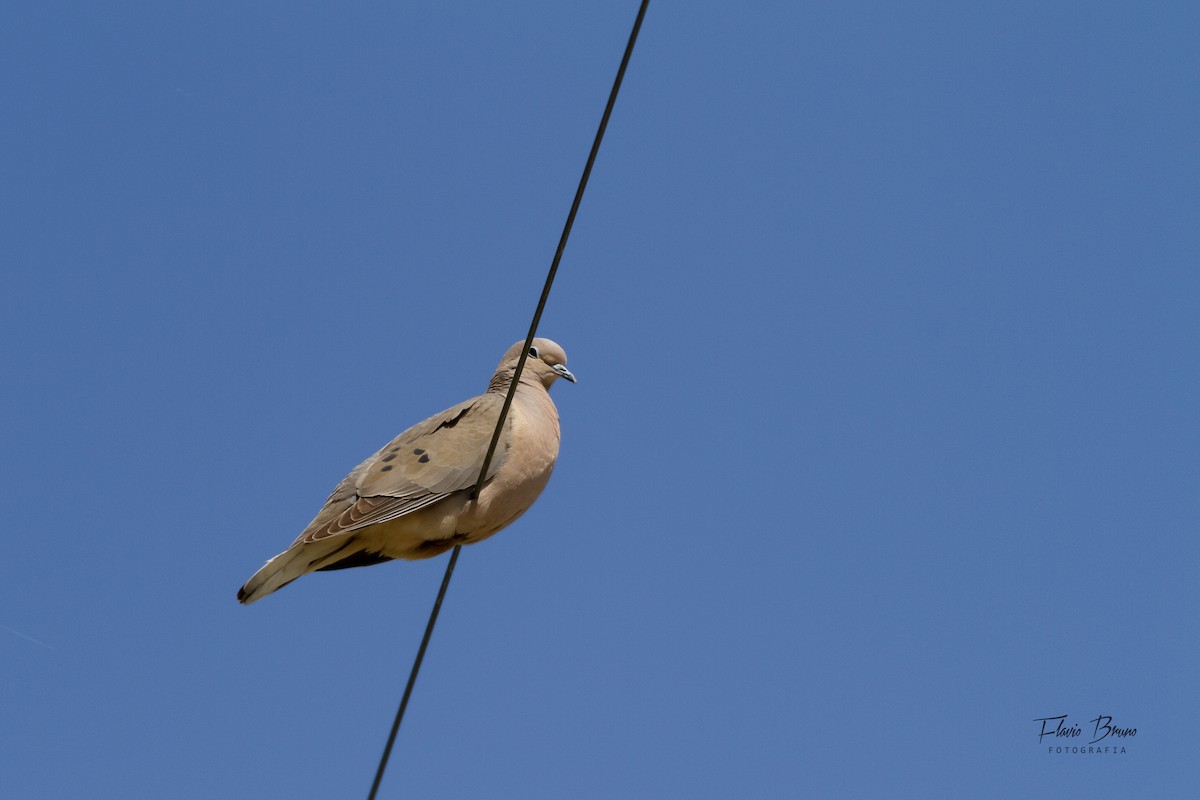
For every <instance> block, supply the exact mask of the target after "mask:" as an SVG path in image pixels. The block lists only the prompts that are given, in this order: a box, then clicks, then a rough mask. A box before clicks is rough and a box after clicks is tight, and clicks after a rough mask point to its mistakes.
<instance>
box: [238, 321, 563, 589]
mask: <svg viewBox="0 0 1200 800" xmlns="http://www.w3.org/2000/svg"><path fill="white" fill-rule="evenodd" d="M524 346H525V342H524V341H520V342H517V343H516V344H514V345H513V346H512V347H510V348H509V349H508V352H507V353H505V354H504V358H502V359H501V360H500V365H499V366H498V367H496V372H495V374H494V375H492V380H491V382H490V383H489V384H488V388H487V391H486V392H485V393H483V394H481V395H480V396H479V397H475V398H473V399H471V400H467V401H465V402H463V403H459V404H458V405H456V406H454V407H453V408H449V409H446V410H445V411H443V412H442V413H440V414H435V415H434V416H432V417H430V418H429V419H427V420H425V421H424V422H421V423H418V424H416V425H414V426H412V427H411V428H409V429H408V430H406V431H405V432H404V433H402V434H400V435H399V436H397V437H396V438H395V439H393V440H392V441H391V442H389V443H388V444H387V445H385V446H384V447H383V449H382V450H380V451H379V452H378V453H376V454H375V455H373V456H371V457H370V458H368V459H367V460H366V461H364V462H362V463H361V464H359V465H358V466H357V467H355V468H354V470H353V471H351V473H350V474H349V475H347V476H346V477H345V478H344V479H342V482H341V483H339V484H338V485H337V487H336V488H334V490H333V493H332V494H330V495H329V499H328V500H326V501H325V507H324V508H322V509H321V511H320V513H319V514H317V516H316V519H314V520H313V521H312V522H310V523H309V524H308V527H307V528H305V529H304V532H303V533H301V534H300V538H298V539H296V541H295V542H293V543H292V546H291V547H289V548H288V549H287V550H284V551H283V552H282V553H280V554H279V555H277V556H275V557H274V558H272V559H271V560H270V561H268V562H267V563H266V564H265V565H263V568H262V569H260V570H259V571H258V572H256V573H254V575H253V576H252V577H251V578H250V580H248V581H246V585H245V586H243V587H242V588H241V589H240V590H239V591H238V600H240V601H241V602H243V603H253V602H254V601H255V600H258V599H260V598H262V597H265V596H266V595H268V594H270V593H271V592H273V591H275V590H276V589H279V588H280V587H282V586H285V585H286V584H288V583H291V582H292V581H294V580H296V578H299V577H300V576H301V575H306V574H308V573H310V572H316V571H318V570H331V569H345V568H347V567H365V566H368V565H370V564H379V563H382V562H384V561H390V560H392V559H393V558H410V559H412V558H430V557H432V556H436V555H438V554H439V553H444V552H445V551H446V550H449V549H450V548H451V547H453V546H454V545H456V544H471V543H473V542H478V541H480V540H482V539H486V538H487V537H489V536H491V535H492V534H493V533H496V532H497V531H499V530H500V529H501V528H503V527H505V526H507V525H508V524H509V523H511V522H512V521H513V520H515V519H516V518H517V517H519V516H521V515H522V514H524V513H525V511H527V510H528V509H529V507H530V506H531V505H533V501H534V500H536V499H537V497H538V495H539V494H541V492H542V489H544V488H545V486H546V482H547V481H548V480H550V471H551V470H553V469H554V462H555V459H556V458H557V457H558V443H559V430H558V410H557V409H556V408H555V407H554V402H553V401H552V400H551V399H550V394H549V392H548V390H549V389H550V386H551V385H552V384H553V383H554V382H555V381H556V380H558V379H559V378H566V379H567V380H569V381H571V382H572V383H574V382H575V376H574V375H572V374H571V371H570V370H568V369H567V354H566V353H564V352H563V349H562V348H561V347H559V346H558V345H557V344H555V343H554V342H552V341H550V340H549V339H534V340H533V344H532V346H531V347H530V348H529V356H528V358H527V359H526V361H525V366H524V367H523V368H522V370H521V380H520V382H519V383H518V384H517V391H516V394H514V395H513V402H512V406H511V407H510V408H509V411H508V414H507V416H506V417H505V419H504V430H503V432H502V433H501V435H500V441H499V442H498V443H497V445H496V452H495V454H494V455H493V456H492V461H491V463H490V464H489V465H488V472H487V476H486V477H485V478H484V481H483V485H482V487H481V488H480V490H479V496H478V498H477V499H474V500H473V499H471V494H472V490H473V489H474V488H475V484H476V482H477V481H478V480H479V470H480V469H481V468H482V467H483V459H484V455H485V454H486V453H487V449H488V445H489V444H490V443H491V439H492V435H493V433H494V432H495V430H496V420H497V419H498V418H499V417H500V407H501V406H502V405H504V397H505V395H506V394H507V393H508V389H509V386H511V385H512V379H513V374H514V373H515V372H516V368H517V360H518V359H519V358H520V355H521V348H523V347H524Z"/></svg>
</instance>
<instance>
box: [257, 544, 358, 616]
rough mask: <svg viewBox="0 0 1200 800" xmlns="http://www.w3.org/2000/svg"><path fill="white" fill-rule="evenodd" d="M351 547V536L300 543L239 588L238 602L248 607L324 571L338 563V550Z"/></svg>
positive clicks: (269, 563)
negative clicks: (302, 576)
mask: <svg viewBox="0 0 1200 800" xmlns="http://www.w3.org/2000/svg"><path fill="white" fill-rule="evenodd" d="M349 544H350V541H349V537H345V536H337V537H333V538H331V539H326V540H324V541H318V542H308V543H305V544H300V543H297V544H295V545H293V546H291V547H289V548H288V549H287V550H284V551H283V552H282V553H280V554H279V555H277V556H275V557H274V558H272V559H271V560H270V561H268V562H267V563H266V564H263V565H262V569H260V570H259V571H258V572H256V573H254V574H253V575H251V576H250V580H248V581H246V584H245V585H244V586H243V587H242V588H241V589H238V595H237V597H238V600H239V601H240V602H242V603H246V604H247V605H248V604H250V603H253V602H254V601H255V600H261V599H262V598H264V597H266V596H267V595H269V594H270V593H271V592H274V591H276V590H277V589H282V588H283V587H284V586H287V585H288V584H289V583H291V582H292V581H294V580H296V578H299V577H300V576H301V575H307V574H308V573H310V572H313V571H315V570H318V569H321V568H322V567H324V566H325V565H326V564H329V563H331V562H332V561H333V560H335V558H336V556H337V555H338V554H339V551H341V550H343V549H345V548H346V547H347V545H349Z"/></svg>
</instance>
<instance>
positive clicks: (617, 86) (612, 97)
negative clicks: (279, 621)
mask: <svg viewBox="0 0 1200 800" xmlns="http://www.w3.org/2000/svg"><path fill="white" fill-rule="evenodd" d="M649 5H650V0H642V2H641V5H640V6H639V7H638V13H637V19H635V20H634V23H633V30H632V31H630V33H629V42H628V43H627V44H626V45H625V54H624V55H623V56H622V57H621V66H620V67H619V68H618V69H617V77H616V79H615V80H614V81H613V87H612V91H611V92H610V93H609V95H608V103H607V104H606V105H605V106H604V114H603V116H601V117H600V125H599V127H598V128H597V130H596V138H595V140H594V141H593V142H592V149H591V152H589V153H588V158H587V163H586V164H585V165H584V167H583V175H582V176H581V177H580V178H579V188H577V189H576V190H575V199H574V201H572V203H571V210H570V212H569V213H568V214H567V222H566V224H565V225H564V226H563V232H562V236H561V237H559V240H558V249H557V250H555V251H554V260H553V261H551V262H550V272H549V274H548V275H547V276H546V284H545V286H543V287H542V295H541V297H540V298H538V304H537V310H536V311H534V312H533V321H532V322H531V323H530V325H529V334H528V335H527V336H526V337H525V346H524V347H523V348H522V349H521V355H520V357H519V358H518V359H517V368H516V371H515V372H513V377H512V383H511V384H510V385H509V387H508V394H506V395H505V396H504V405H503V406H501V407H500V417H499V419H497V420H496V430H495V431H494V432H493V433H492V441H491V443H490V444H489V445H488V450H487V455H485V456H484V458H483V466H482V467H481V468H480V470H479V479H478V480H477V481H476V482H475V488H474V489H472V490H471V498H472V499H477V498H478V497H479V490H480V488H481V487H482V486H483V480H484V477H485V476H486V475H487V470H488V467H489V466H490V465H491V463H492V457H493V456H494V455H495V454H496V445H497V443H498V442H499V441H500V432H501V431H502V430H503V429H504V420H505V418H506V417H507V416H508V409H509V407H510V406H512V401H513V396H514V395H515V394H516V392H517V383H518V381H519V380H520V378H521V371H522V370H523V369H524V368H525V360H526V358H527V357H528V355H529V347H530V345H532V344H533V339H534V337H535V336H536V335H537V328H538V323H539V322H541V319H542V311H543V310H545V308H546V300H547V298H549V297H550V287H551V286H553V285H554V276H555V275H557V274H558V264H559V262H560V261H562V256H563V251H565V250H566V248H567V239H568V238H569V237H570V235H571V228H572V227H573V226H574V224H575V215H576V214H577V213H578V212H579V204H580V202H581V201H582V200H583V192H584V190H585V189H586V188H587V183H588V178H589V177H590V176H591V174H592V166H593V165H594V164H595V163H596V154H597V153H599V152H600V142H601V141H602V140H603V139H604V131H605V129H607V128H608V119H609V117H610V116H612V110H613V106H614V105H615V104H616V102H617V93H618V92H619V91H620V90H621V82H622V81H623V80H624V79H625V69H626V68H627V67H628V66H629V58H630V56H632V55H633V46H634V44H636V42H637V37H638V32H639V31H640V30H641V28H642V20H643V19H644V18H645V16H646V8H647V6H649ZM460 550H462V545H455V546H454V550H453V551H452V552H451V553H450V561H449V563H447V564H446V574H445V575H444V576H443V577H442V585H441V588H439V589H438V594H437V599H436V600H435V601H434V603H433V610H432V611H431V612H430V614H429V622H428V624H427V625H426V626H425V635H424V636H423V637H422V638H421V646H420V647H419V648H418V649H417V657H416V658H415V659H414V661H413V666H412V671H411V672H410V673H409V676H408V683H407V684H405V687H404V696H403V697H402V698H401V699H400V707H399V708H398V709H397V710H396V718H395V720H394V721H393V722H392V729H391V732H390V733H389V734H388V738H387V744H386V745H384V748H383V756H382V757H381V758H380V760H379V769H378V770H376V772H375V781H374V782H373V783H372V784H371V793H370V794H369V795H368V796H367V800H375V796H376V794H377V793H378V792H379V785H380V783H381V782H382V781H383V773H384V770H386V769H387V763H388V759H389V758H390V757H391V753H392V746H393V745H394V744H395V742H396V734H397V733H398V732H399V730H400V723H401V721H402V720H403V719H404V712H405V710H406V709H407V708H408V701H409V698H410V697H412V692H413V687H414V686H415V685H416V683H417V673H418V672H420V670H421V662H422V661H423V660H424V659H425V651H426V649H427V648H428V647H429V640H430V638H432V636H433V628H434V625H436V624H437V618H438V612H439V611H441V608H442V600H443V599H444V598H445V596H446V589H447V587H449V585H450V576H451V575H453V574H454V565H455V564H456V563H457V562H458V553H459V551H460Z"/></svg>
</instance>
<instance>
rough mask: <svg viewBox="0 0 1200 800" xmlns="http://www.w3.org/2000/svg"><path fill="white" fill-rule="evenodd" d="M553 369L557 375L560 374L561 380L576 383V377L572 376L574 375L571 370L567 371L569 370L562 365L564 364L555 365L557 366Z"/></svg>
mask: <svg viewBox="0 0 1200 800" xmlns="http://www.w3.org/2000/svg"><path fill="white" fill-rule="evenodd" d="M553 369H554V371H555V372H556V373H558V377H560V378H566V379H567V380H569V381H570V382H571V383H574V382H575V376H574V375H572V374H571V370H569V369H567V368H566V367H565V366H564V365H562V364H555V365H554V367H553Z"/></svg>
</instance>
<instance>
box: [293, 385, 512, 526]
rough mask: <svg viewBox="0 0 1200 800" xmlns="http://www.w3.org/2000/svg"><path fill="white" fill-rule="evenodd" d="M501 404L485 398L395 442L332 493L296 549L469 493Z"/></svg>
mask: <svg viewBox="0 0 1200 800" xmlns="http://www.w3.org/2000/svg"><path fill="white" fill-rule="evenodd" d="M503 403H504V398H503V397H502V396H501V395H498V394H495V393H488V394H484V395H481V396H479V397H476V398H474V399H472V400H467V401H466V402H463V403H459V404H458V405H456V406H454V407H453V408H448V409H446V410H445V411H443V412H442V413H440V414H435V415H434V416H432V417H430V418H429V419H427V420H425V421H424V422H419V423H417V424H416V425H414V426H412V427H411V428H409V429H408V430H406V431H405V432H404V433H402V434H400V435H399V436H397V437H396V438H395V439H393V440H392V441H391V442H389V443H388V444H387V445H386V446H384V448H383V449H382V450H380V451H379V452H378V453H376V454H375V455H373V456H371V457H370V458H368V459H367V460H366V461H364V462H363V463H361V464H359V465H358V466H357V467H355V468H354V471H353V472H351V473H350V474H349V475H347V476H346V477H345V478H344V479H343V480H342V482H341V483H339V484H338V485H337V487H336V488H335V489H334V490H333V492H332V493H331V494H330V495H329V499H328V500H326V501H325V507H324V508H322V509H321V512H320V513H319V514H317V517H316V519H314V520H313V521H312V522H311V523H309V525H308V527H307V528H305V530H304V532H303V533H302V534H300V537H299V538H298V539H297V540H296V542H295V543H296V544H299V543H302V542H313V541H318V540H320V539H326V538H328V537H330V536H337V535H339V534H343V533H349V532H351V531H356V530H359V529H361V528H365V527H367V526H368V525H376V524H378V523H381V522H389V521H391V520H394V519H397V518H399V517H403V516H404V515H406V514H411V513H412V512H414V511H416V510H418V509H421V508H424V507H426V506H428V505H431V504H433V503H436V502H438V501H439V500H441V499H442V498H444V497H446V496H447V495H449V494H452V493H453V492H458V491H462V490H464V489H470V488H471V487H473V486H474V485H475V482H476V480H478V478H479V468H480V467H481V466H483V457H484V455H485V454H486V453H487V448H488V445H489V444H491V440H492V434H493V432H494V431H495V429H496V419H497V418H498V417H499V415H500V406H501V405H503ZM511 426H512V418H511V417H509V418H507V419H505V422H504V431H503V433H501V435H500V441H499V443H497V445H496V453H495V455H494V456H493V457H492V462H491V464H489V465H488V474H487V476H486V478H491V477H492V476H493V475H495V474H496V470H498V469H499V468H500V466H501V465H502V464H503V463H504V459H505V455H506V451H507V449H508V436H509V433H510V429H511ZM486 478H485V480H486Z"/></svg>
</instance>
